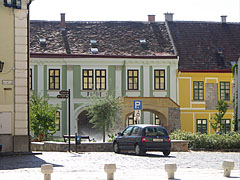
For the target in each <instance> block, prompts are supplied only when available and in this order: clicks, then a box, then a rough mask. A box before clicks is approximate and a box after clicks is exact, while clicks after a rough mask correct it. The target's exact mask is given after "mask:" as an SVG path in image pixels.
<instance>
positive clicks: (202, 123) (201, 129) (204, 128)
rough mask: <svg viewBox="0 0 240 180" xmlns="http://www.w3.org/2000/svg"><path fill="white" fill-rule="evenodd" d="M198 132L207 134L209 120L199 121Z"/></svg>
mask: <svg viewBox="0 0 240 180" xmlns="http://www.w3.org/2000/svg"><path fill="white" fill-rule="evenodd" d="M197 132H199V133H202V134H204V133H207V120H206V119H197Z"/></svg>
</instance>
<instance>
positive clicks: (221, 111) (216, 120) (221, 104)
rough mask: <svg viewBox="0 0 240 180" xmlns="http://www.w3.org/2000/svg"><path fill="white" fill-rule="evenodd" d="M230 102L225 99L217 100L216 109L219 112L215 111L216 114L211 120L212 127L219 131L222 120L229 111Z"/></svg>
mask: <svg viewBox="0 0 240 180" xmlns="http://www.w3.org/2000/svg"><path fill="white" fill-rule="evenodd" d="M227 108H228V104H227V103H226V102H225V101H224V100H219V101H218V102H217V106H216V110H218V112H217V113H215V116H214V117H213V118H212V117H211V120H210V124H211V127H212V128H213V130H214V131H215V133H216V132H219V130H220V127H221V120H222V118H223V116H224V115H225V113H226V112H227Z"/></svg>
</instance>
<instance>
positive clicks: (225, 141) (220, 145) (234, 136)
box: [170, 130, 240, 150]
mask: <svg viewBox="0 0 240 180" xmlns="http://www.w3.org/2000/svg"><path fill="white" fill-rule="evenodd" d="M170 137H171V139H175V140H188V141H189V144H188V146H189V149H206V150H225V149H227V150H231V149H232V150H237V149H240V133H235V132H233V133H230V134H222V135H215V134H199V133H196V134H193V133H190V132H184V131H179V130H178V131H175V132H173V133H172V134H171V135H170Z"/></svg>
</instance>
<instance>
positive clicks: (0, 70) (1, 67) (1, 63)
mask: <svg viewBox="0 0 240 180" xmlns="http://www.w3.org/2000/svg"><path fill="white" fill-rule="evenodd" d="M3 66H4V62H2V61H0V72H2V71H3Z"/></svg>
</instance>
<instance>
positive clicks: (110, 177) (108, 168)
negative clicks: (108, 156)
mask: <svg viewBox="0 0 240 180" xmlns="http://www.w3.org/2000/svg"><path fill="white" fill-rule="evenodd" d="M104 171H105V172H106V173H107V180H114V172H116V164H105V165H104Z"/></svg>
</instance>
